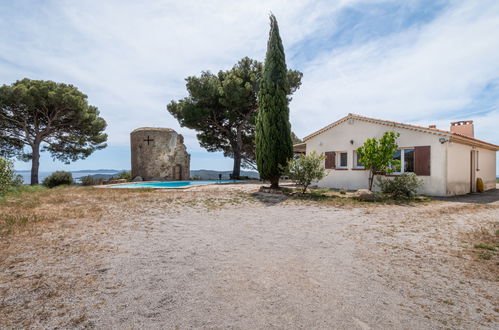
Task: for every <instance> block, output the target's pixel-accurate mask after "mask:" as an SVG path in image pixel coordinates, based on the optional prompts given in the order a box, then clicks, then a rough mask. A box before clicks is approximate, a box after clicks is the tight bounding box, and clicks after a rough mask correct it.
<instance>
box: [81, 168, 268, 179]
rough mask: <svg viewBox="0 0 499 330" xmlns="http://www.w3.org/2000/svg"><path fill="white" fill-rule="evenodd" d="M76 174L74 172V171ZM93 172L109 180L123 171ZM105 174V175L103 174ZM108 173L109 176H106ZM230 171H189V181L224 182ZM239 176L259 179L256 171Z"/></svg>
mask: <svg viewBox="0 0 499 330" xmlns="http://www.w3.org/2000/svg"><path fill="white" fill-rule="evenodd" d="M74 172H76V171H74ZM82 172H83V171H82ZM93 172H101V173H99V174H91V175H90V176H91V177H93V178H94V179H110V178H112V177H113V174H111V173H116V174H117V173H120V172H123V170H95V171H93ZM93 172H92V171H85V173H93ZM102 172H105V173H106V174H103V173H102ZM107 173H110V174H107ZM231 173H232V171H213V170H193V171H191V173H190V175H191V179H197V180H218V175H219V174H222V179H224V180H226V179H229V178H230V174H231ZM241 176H243V177H244V176H247V177H249V178H252V179H259V178H260V176H259V175H258V172H256V171H241Z"/></svg>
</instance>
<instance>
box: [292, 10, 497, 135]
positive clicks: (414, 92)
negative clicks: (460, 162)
mask: <svg viewBox="0 0 499 330" xmlns="http://www.w3.org/2000/svg"><path fill="white" fill-rule="evenodd" d="M455 4H459V5H456V6H454V7H451V8H450V9H448V10H447V11H446V12H445V13H444V14H443V15H441V16H440V17H438V18H437V19H436V20H434V21H433V22H431V23H429V24H427V25H423V26H415V27H413V28H411V29H409V30H405V31H402V32H400V33H397V34H392V35H389V36H386V37H382V38H379V39H376V40H372V41H370V42H368V43H364V44H351V45H348V46H346V47H344V48H341V49H333V50H332V51H330V52H327V53H324V54H322V55H321V56H320V57H319V58H317V59H316V60H315V61H313V62H312V63H309V64H308V65H307V66H306V67H305V68H304V70H303V71H304V73H305V74H304V81H303V88H302V89H301V90H300V91H299V92H298V93H297V95H296V97H295V98H294V101H293V105H292V120H293V123H294V124H295V126H294V127H295V129H296V131H297V132H298V133H299V134H300V135H301V136H303V135H306V134H308V133H310V132H312V131H314V130H315V129H318V128H320V127H322V126H324V125H326V124H327V123H330V122H332V121H334V120H336V119H338V118H340V117H342V116H344V115H346V114H347V113H349V112H353V113H359V114H364V115H369V116H374V117H379V118H384V119H393V120H397V121H409V122H419V121H423V122H424V121H425V120H426V121H427V122H426V124H428V121H433V119H434V118H441V117H442V116H449V117H454V115H453V112H457V111H459V110H462V109H465V108H466V107H467V106H468V105H469V104H470V103H471V102H472V101H473V98H474V97H475V96H476V95H477V94H478V93H479V92H480V91H481V90H482V88H484V87H485V86H486V85H487V84H488V83H489V82H491V81H493V80H495V79H497V78H498V77H499V61H498V54H499V3H498V2H497V1H480V2H476V1H468V2H456V3H455ZM497 109H498V108H497V107H496V108H495V110H494V111H493V112H492V113H489V114H488V115H486V116H485V118H475V119H478V120H477V121H476V123H477V126H480V125H481V124H482V123H484V122H487V118H490V119H492V118H493V117H497V113H498V110H497ZM465 116H466V115H465ZM310 118H313V120H312V121H311V120H310ZM452 119H455V118H452ZM465 119H468V118H465ZM471 119H473V118H471ZM449 121H450V120H449ZM430 123H432V122H430ZM445 128H447V129H448V127H447V124H446V125H445ZM484 128H485V127H483V128H482V129H484ZM478 129H481V128H480V127H478ZM490 133H491V134H484V135H486V137H487V138H488V139H489V140H492V141H495V142H496V143H498V142H499V135H498V134H499V132H497V130H496V131H495V133H492V132H490Z"/></svg>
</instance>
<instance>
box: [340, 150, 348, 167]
mask: <svg viewBox="0 0 499 330" xmlns="http://www.w3.org/2000/svg"><path fill="white" fill-rule="evenodd" d="M338 154H339V157H338V158H339V159H338V167H339V168H347V167H348V153H346V152H339V153H338Z"/></svg>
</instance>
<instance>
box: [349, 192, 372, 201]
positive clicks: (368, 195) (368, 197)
mask: <svg viewBox="0 0 499 330" xmlns="http://www.w3.org/2000/svg"><path fill="white" fill-rule="evenodd" d="M353 197H354V198H356V199H358V200H360V201H366V202H373V201H375V200H376V194H374V193H373V192H372V191H370V190H369V189H359V190H357V191H356V192H354V193H353Z"/></svg>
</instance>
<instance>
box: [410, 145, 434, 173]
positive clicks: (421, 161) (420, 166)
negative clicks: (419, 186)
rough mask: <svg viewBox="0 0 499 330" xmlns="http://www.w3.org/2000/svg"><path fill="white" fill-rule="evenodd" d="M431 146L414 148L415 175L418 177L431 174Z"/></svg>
mask: <svg viewBox="0 0 499 330" xmlns="http://www.w3.org/2000/svg"><path fill="white" fill-rule="evenodd" d="M430 163H431V146H422V147H415V148H414V173H415V174H416V175H426V176H429V175H430V174H431V167H430Z"/></svg>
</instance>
